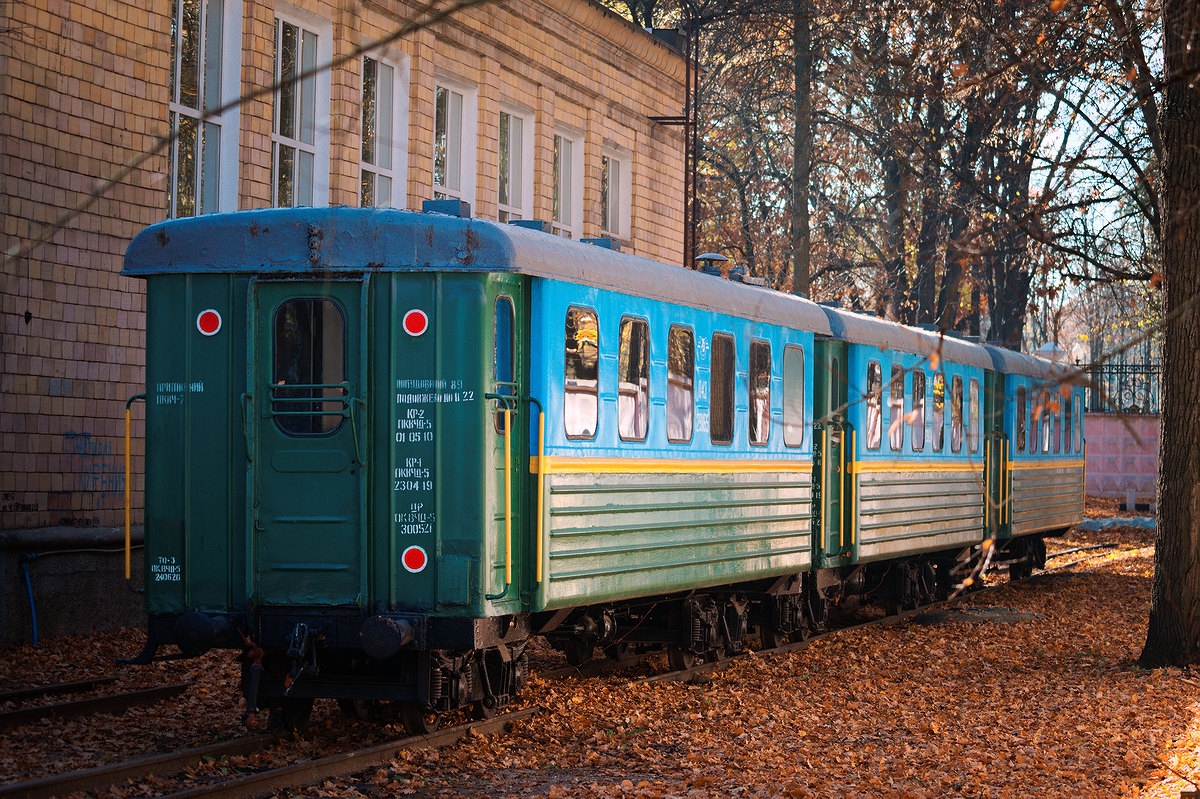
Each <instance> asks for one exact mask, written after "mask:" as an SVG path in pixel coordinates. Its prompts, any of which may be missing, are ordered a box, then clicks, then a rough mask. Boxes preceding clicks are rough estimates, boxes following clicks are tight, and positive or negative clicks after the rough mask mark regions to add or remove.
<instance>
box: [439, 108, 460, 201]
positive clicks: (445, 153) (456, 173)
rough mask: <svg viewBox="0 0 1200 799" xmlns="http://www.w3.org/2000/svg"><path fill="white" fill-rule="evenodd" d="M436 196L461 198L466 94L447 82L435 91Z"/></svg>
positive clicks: (440, 198)
mask: <svg viewBox="0 0 1200 799" xmlns="http://www.w3.org/2000/svg"><path fill="white" fill-rule="evenodd" d="M433 102H434V117H433V197H434V199H436V200H445V199H447V198H450V197H457V198H460V199H461V198H462V187H463V180H462V171H463V170H462V165H463V141H462V138H463V136H462V134H463V118H462V115H463V96H462V94H461V93H460V92H456V91H455V90H454V89H450V88H447V87H446V86H438V87H437V89H436V90H435V93H434V101H433Z"/></svg>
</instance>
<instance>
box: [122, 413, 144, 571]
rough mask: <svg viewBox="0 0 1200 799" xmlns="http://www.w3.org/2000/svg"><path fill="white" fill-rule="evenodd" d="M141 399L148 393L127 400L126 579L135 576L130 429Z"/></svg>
mask: <svg viewBox="0 0 1200 799" xmlns="http://www.w3.org/2000/svg"><path fill="white" fill-rule="evenodd" d="M139 400H140V401H142V402H145V401H146V395H145V394H134V395H133V396H132V397H130V398H129V399H127V400H125V579H126V580H129V579H131V578H132V576H133V574H132V569H131V567H130V551H131V550H132V548H133V544H132V542H131V541H130V538H131V535H130V530H131V527H132V525H131V521H130V519H131V517H132V515H133V493H132V491H131V490H130V486H131V485H132V484H133V468H132V466H131V465H130V464H131V462H132V459H131V458H130V454H129V449H130V445H131V441H132V434H131V433H130V430H131V428H132V427H133V410H132V408H133V403H135V402H137V401H139Z"/></svg>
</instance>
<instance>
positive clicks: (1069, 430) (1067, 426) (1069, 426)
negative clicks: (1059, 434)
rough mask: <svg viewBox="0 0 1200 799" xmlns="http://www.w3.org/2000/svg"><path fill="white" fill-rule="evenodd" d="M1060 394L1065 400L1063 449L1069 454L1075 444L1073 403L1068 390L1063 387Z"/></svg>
mask: <svg viewBox="0 0 1200 799" xmlns="http://www.w3.org/2000/svg"><path fill="white" fill-rule="evenodd" d="M1062 393H1063V396H1064V397H1066V400H1067V401H1066V402H1064V403H1063V449H1064V450H1065V451H1066V452H1070V451H1071V447H1072V445H1073V444H1074V443H1075V425H1074V421H1075V416H1074V413H1075V403H1074V402H1073V401H1072V397H1071V389H1070V388H1068V387H1067V386H1063V390H1062Z"/></svg>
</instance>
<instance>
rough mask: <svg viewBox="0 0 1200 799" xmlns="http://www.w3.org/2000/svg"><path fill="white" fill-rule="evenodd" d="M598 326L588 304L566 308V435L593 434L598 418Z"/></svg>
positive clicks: (564, 396) (588, 435) (572, 436)
mask: <svg viewBox="0 0 1200 799" xmlns="http://www.w3.org/2000/svg"><path fill="white" fill-rule="evenodd" d="M599 363H600V326H599V323H598V321H597V319H596V312H595V311H593V310H592V309H591V308H574V307H572V308H568V309H567V324H566V358H565V364H564V372H565V374H564V377H565V381H566V382H565V387H564V390H563V423H564V425H565V427H566V432H567V438H595V437H596V425H597V422H598V418H599V403H598V401H597V398H598V396H599V374H598V366H599Z"/></svg>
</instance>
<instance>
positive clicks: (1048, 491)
mask: <svg viewBox="0 0 1200 799" xmlns="http://www.w3.org/2000/svg"><path fill="white" fill-rule="evenodd" d="M1083 469H1084V466H1083V462H1082V461H1067V462H1060V463H1054V462H1049V463H1040V464H1037V463H1035V464H1033V465H1030V464H1020V465H1017V466H1015V467H1014V468H1013V469H1012V480H1013V488H1012V496H1011V498H1010V500H1009V501H1010V502H1011V504H1012V530H1013V535H1014V536H1020V535H1028V534H1030V533H1040V532H1044V531H1047V530H1062V529H1066V528H1068V527H1071V526H1072V525H1076V524H1079V523H1080V522H1081V521H1083V506H1084V489H1083V484H1084V477H1083Z"/></svg>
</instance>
